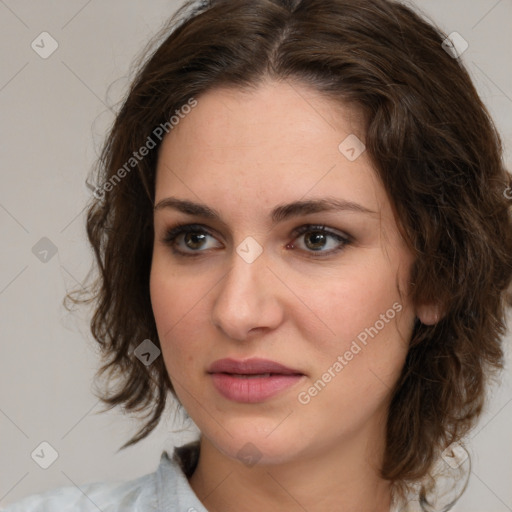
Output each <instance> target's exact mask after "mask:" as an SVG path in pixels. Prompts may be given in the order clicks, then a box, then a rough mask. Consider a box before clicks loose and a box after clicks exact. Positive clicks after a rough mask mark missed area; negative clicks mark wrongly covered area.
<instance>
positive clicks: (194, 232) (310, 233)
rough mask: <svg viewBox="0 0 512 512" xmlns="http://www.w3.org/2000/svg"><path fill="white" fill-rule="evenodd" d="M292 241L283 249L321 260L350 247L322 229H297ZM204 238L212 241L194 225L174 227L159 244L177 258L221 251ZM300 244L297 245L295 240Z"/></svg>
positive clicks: (216, 245) (338, 235)
mask: <svg viewBox="0 0 512 512" xmlns="http://www.w3.org/2000/svg"><path fill="white" fill-rule="evenodd" d="M292 236H293V237H294V238H293V241H292V242H291V243H289V244H287V245H286V248H287V249H295V248H296V245H297V246H298V247H297V248H298V249H299V250H301V251H303V252H306V253H309V254H308V256H312V257H321V256H326V255H329V254H333V253H336V252H338V251H341V250H342V249H343V248H344V247H345V246H347V245H349V244H350V243H351V239H350V238H349V237H348V236H343V235H341V234H339V233H336V232H334V231H330V230H328V229H327V228H326V227H325V226H310V225H306V226H301V227H300V228H297V229H296V230H295V231H294V232H293V233H292ZM208 238H210V239H212V240H216V238H215V237H214V236H213V235H212V234H211V233H210V232H209V231H207V230H206V229H205V228H204V227H202V226H201V225H198V224H185V225H178V226H175V227H174V228H170V229H169V230H168V231H167V232H166V234H165V236H164V238H163V239H162V241H163V242H164V243H165V244H166V245H169V246H170V247H171V248H172V250H173V251H174V253H175V254H177V255H180V256H199V255H200V253H203V252H206V250H207V249H215V248H220V247H222V244H220V243H219V242H217V244H215V243H212V244H211V245H210V246H208ZM301 239H303V242H301V243H297V240H301Z"/></svg>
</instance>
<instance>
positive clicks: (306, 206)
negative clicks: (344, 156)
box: [154, 197, 377, 224]
mask: <svg viewBox="0 0 512 512" xmlns="http://www.w3.org/2000/svg"><path fill="white" fill-rule="evenodd" d="M164 208H171V209H175V210H178V211H180V212H182V213H185V214H188V215H195V216H198V217H204V218H206V219H212V220H221V215H220V213H219V212H218V211H216V210H214V209H213V208H210V207H209V206H206V205H205V204H200V203H194V202H192V201H188V200H186V199H178V198H176V197H167V198H165V199H162V200H161V201H159V202H158V203H157V205H156V206H155V208H154V211H155V212H156V211H158V210H162V209H164ZM327 211H349V212H356V213H365V214H377V212H375V211H373V210H369V209H368V208H366V207H364V206H362V205H360V204H358V203H354V202H352V201H346V200H344V199H336V198H332V197H325V198H320V199H309V200H307V201H294V202H293V203H288V204H282V205H279V206H276V207H275V208H274V209H273V210H272V213H271V220H272V224H277V223H279V222H282V221H284V220H286V219H289V218H292V217H299V216H301V215H307V214H311V213H319V212H327Z"/></svg>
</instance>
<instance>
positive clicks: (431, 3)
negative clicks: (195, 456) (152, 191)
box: [0, 0, 512, 512]
mask: <svg viewBox="0 0 512 512" xmlns="http://www.w3.org/2000/svg"><path fill="white" fill-rule="evenodd" d="M178 5H179V2H176V1H164V0H153V1H152V2H142V1H136V0H130V1H121V0H109V1H103V2H100V1H99V0H89V1H87V0H68V1H66V2H64V1H63V0H60V1H58V0H41V1H38V2H33V1H32V2H29V1H28V0H0V44H1V48H2V67H1V70H0V109H1V120H0V130H1V132H0V138H1V145H0V151H1V154H0V162H1V169H2V170H1V174H0V176H1V182H0V183H1V185H0V233H1V236H2V245H1V249H0V315H1V316H0V329H1V340H2V341H1V350H2V352H1V357H0V433H1V438H0V439H1V441H0V461H1V467H0V504H6V503H10V502H13V501H16V500H18V499H20V498H21V497H23V496H25V495H28V494H31V493H34V492H41V491H43V490H46V489H50V488H54V487H57V486H60V485H75V484H76V485H79V484H84V483H87V482H92V481H99V480H104V479H109V480H125V479H131V478H135V477H137V476H140V475H143V474H145V473H149V472H152V471H154V470H155V468H156V466H157V465H158V461H159V456H160V453H161V451H162V450H163V449H172V446H174V445H176V444H181V443H182V442H185V441H186V440H188V439H190V438H192V437H193V436H194V435H195V430H194V426H193V425H190V424H189V425H185V430H184V431H181V432H176V430H177V429H180V428H182V427H183V425H182V424H181V423H180V421H179V420H178V421H173V420H174V417H175V413H174V412H173V411H174V408H173V406H172V405H170V406H169V409H168V412H167V414H166V420H165V421H164V422H162V423H161V425H160V426H159V428H158V430H157V431H156V432H155V433H153V434H152V435H151V436H150V437H149V438H148V439H146V440H144V441H142V442H141V443H139V445H138V446H136V447H133V448H130V449H128V450H125V451H124V452H120V453H116V450H117V448H118V447H119V446H120V445H121V444H122V443H123V442H125V441H126V440H127V439H128V436H129V435H131V434H133V433H134V432H135V427H136V422H135V420H134V419H131V418H129V417H126V416H123V414H122V413H121V412H119V411H111V412H108V413H104V414H102V415H98V414H97V412H98V411H99V409H100V408H101V404H100V403H99V402H98V400H97V399H96V398H95V396H94V395H93V393H92V388H91V386H92V383H93V376H94V371H95V369H96V368H97V365H98V358H97V349H96V347H95V345H94V342H93V340H92V337H91V335H90V333H89V332H88V323H87V313H86V312H85V311H82V312H79V313H76V314H74V315H71V314H69V313H67V312H66V310H64V309H63V307H62V305H61V302H62V298H63V296H64V294H65V292H66V290H68V289H70V288H72V287H73V288H74V287H76V286H77V285H79V283H80V282H82V281H83V280H84V277H85V275H86V273H87V271H88V269H89V266H90V263H91V261H92V254H91V250H90V249H89V247H88V245H87V243H86V241H85V232H84V220H85V219H84V206H85V203H86V201H87V199H88V198H89V197H90V191H89V189H88V188H87V187H86V186H85V179H86V177H87V175H88V172H89V170H90V168H91V166H92V164H93V162H94V160H95V158H96V156H97V153H98V150H99V147H100V144H101V141H102V138H103V136H104V135H105V130H106V129H107V127H108V126H109V124H110V123H111V122H112V120H113V116H114V114H113V111H112V110H111V109H112V108H114V109H115V106H116V104H117V102H118V101H119V100H120V99H121V98H122V95H123V93H124V91H125V88H126V85H127V84H128V82H129V73H130V69H131V67H130V66H131V63H132V62H133V59H134V58H135V57H136V56H138V55H140V53H141V50H142V48H143V47H144V45H145V44H146V43H147V41H148V40H149V38H150V37H151V36H152V35H153V34H155V33H156V32H157V31H158V29H159V28H160V27H161V25H162V23H163V22H164V21H165V20H166V19H167V18H168V17H169V15H170V14H171V13H172V12H174V10H175V9H176V8H177V7H178ZM416 5H417V6H419V7H420V8H421V9H422V10H423V11H424V12H425V13H427V14H428V15H429V16H430V17H431V18H432V19H433V20H435V21H436V22H437V23H438V25H440V26H441V28H443V29H444V30H445V31H446V32H447V33H451V32H453V31H457V32H459V33H460V34H461V35H462V36H463V37H464V38H465V39H466V40H467V41H468V43H469V48H468V50H467V51H466V52H465V53H464V55H463V61H464V62H465V63H466V64H467V65H468V67H469V70H470V72H471V75H472V77H473V79H474V81H475V83H476V85H477V87H478V89H479V91H480V94H481V96H482V98H483V100H484V101H485V103H486V104H487V106H488V107H489V109H490V111H491V114H492V115H493V116H494V119H495V121H496V124H497V126H498V129H499V130H500V131H501V134H502V136H503V140H504V143H505V149H506V161H507V164H508V166H509V169H510V168H512V165H511V164H512V69H511V64H510V62H511V57H512V0H500V1H497V0H477V1H471V2H468V1H467V0H450V1H449V2H447V1H446V0H442V1H441V0H427V1H422V2H420V1H417V2H416ZM43 31H46V32H48V33H50V34H51V36H52V37H53V38H54V39H55V40H56V41H57V42H58V45H59V46H58V49H57V50H56V51H55V52H54V53H53V54H52V55H51V56H50V57H48V58H47V59H43V58H41V57H40V56H39V55H38V54H37V53H36V52H35V51H34V50H33V49H32V47H31V43H32V41H33V40H35V39H36V38H37V37H38V36H39V34H41V32H43ZM46 48H48V46H46ZM507 62H508V64H507ZM43 237H47V238H48V239H49V240H51V242H52V244H53V245H54V246H55V247H56V248H57V252H56V254H54V255H53V256H51V252H50V253H48V256H47V258H48V261H46V262H44V261H40V259H38V258H37V257H36V255H35V254H34V253H33V251H32V248H33V247H34V246H35V245H36V244H37V243H38V242H39V241H40V239H41V238H43ZM40 243H43V244H44V243H48V242H40ZM50 256H51V257H50ZM476 292H478V291H476ZM506 345H507V353H508V355H507V360H508V365H507V369H506V372H505V374H504V375H503V381H502V383H501V384H500V385H497V386H496V387H495V388H494V389H493V390H492V396H491V400H490V402H489V405H488V408H487V410H486V412H485V415H484V417H483V418H482V420H481V421H480V423H479V425H478V426H477V428H476V429H475V431H474V432H473V434H472V436H471V438H470V439H469V440H468V442H469V445H468V448H469V451H470V453H471V454H472V458H473V473H472V476H471V481H470V486H469V489H468V491H467V493H466V494H465V496H464V498H462V499H461V501H460V503H459V505H458V506H457V508H456V509H455V510H458V511H464V512H477V511H478V512H506V511H512V487H511V486H510V482H511V481H512V439H511V436H510V429H511V425H512V379H511V378H510V359H511V358H510V335H509V337H508V338H507V344H506ZM178 417H179V416H178ZM43 441H47V442H49V443H50V444H51V445H52V446H53V447H54V448H55V450H56V451H57V452H58V458H57V460H56V461H55V462H54V463H53V464H52V465H51V466H50V467H49V468H48V469H42V468H40V467H39V466H38V465H37V464H36V463H35V462H34V460H33V459H32V458H31V453H32V452H33V451H34V449H35V448H36V447H38V446H39V445H40V443H41V442H43Z"/></svg>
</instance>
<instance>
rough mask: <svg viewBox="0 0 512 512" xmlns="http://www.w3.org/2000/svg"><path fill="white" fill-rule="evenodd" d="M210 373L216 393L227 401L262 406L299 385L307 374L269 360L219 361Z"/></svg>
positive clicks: (209, 370) (211, 368)
mask: <svg viewBox="0 0 512 512" xmlns="http://www.w3.org/2000/svg"><path fill="white" fill-rule="evenodd" d="M207 373H208V374H209V375H211V377H212V382H213V385H214V387H215V389H216V390H217V391H218V392H219V393H220V394H221V395H222V396H223V397H224V398H227V399H228V400H231V401H234V402H242V403H260V402H264V401H265V400H268V399H270V398H271V397H273V396H275V395H277V394H280V393H282V392H284V391H285V390H287V389H289V388H290V387H292V386H294V385H295V384H297V383H298V382H299V381H300V380H302V378H303V377H305V375H304V373H302V372H301V371H299V370H296V369H293V368H289V367H287V366H284V365H282V364H280V363H277V362H275V361H270V360H268V359H258V358H253V359H247V360H245V361H239V360H235V359H220V360H218V361H215V362H214V363H213V364H212V365H211V366H210V367H209V368H208V371H207Z"/></svg>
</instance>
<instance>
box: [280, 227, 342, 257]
mask: <svg viewBox="0 0 512 512" xmlns="http://www.w3.org/2000/svg"><path fill="white" fill-rule="evenodd" d="M294 236H296V238H295V240H300V239H303V240H304V242H303V243H301V244H299V245H300V246H301V247H299V248H300V249H301V250H305V251H307V252H313V253H321V255H325V254H332V253H335V252H338V251H340V250H342V249H343V248H344V247H345V246H346V245H348V244H349V243H350V239H349V238H348V237H347V236H342V235H341V234H338V233H335V232H333V231H329V230H328V229H327V228H326V227H325V226H302V227H300V228H298V229H297V230H295V232H294ZM295 240H294V241H293V242H292V243H291V244H288V246H287V247H288V248H294V247H295ZM304 247H305V248H304ZM313 256H316V255H313Z"/></svg>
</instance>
